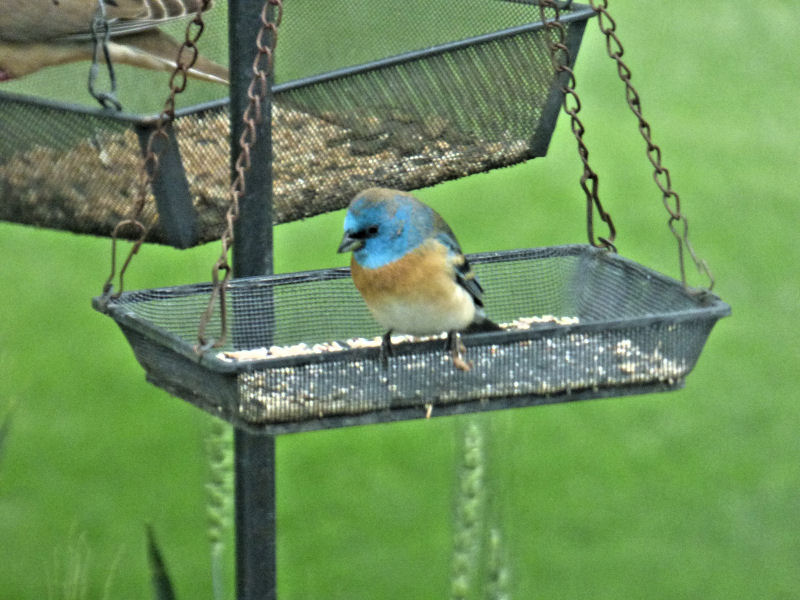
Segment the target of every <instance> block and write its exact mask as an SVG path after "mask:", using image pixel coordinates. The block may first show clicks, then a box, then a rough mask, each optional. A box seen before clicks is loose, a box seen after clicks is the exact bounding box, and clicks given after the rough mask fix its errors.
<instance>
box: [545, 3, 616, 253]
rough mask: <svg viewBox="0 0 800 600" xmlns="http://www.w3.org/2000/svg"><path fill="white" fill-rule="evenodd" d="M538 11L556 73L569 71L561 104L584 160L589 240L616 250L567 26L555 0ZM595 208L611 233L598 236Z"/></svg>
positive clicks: (598, 246)
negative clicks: (600, 191) (589, 143)
mask: <svg viewBox="0 0 800 600" xmlns="http://www.w3.org/2000/svg"><path fill="white" fill-rule="evenodd" d="M548 8H549V9H550V10H551V11H552V12H553V13H554V16H553V18H548V16H547V13H546V9H548ZM539 14H540V17H541V20H542V23H544V25H545V30H546V31H547V32H548V33H549V36H550V41H549V42H548V47H549V49H550V59H551V61H552V63H553V68H554V69H555V72H556V77H559V76H560V75H561V73H566V74H567V77H568V81H567V83H566V84H565V85H564V87H563V88H562V91H563V92H564V99H563V101H562V106H563V108H564V112H565V113H567V114H568V115H569V117H570V126H571V128H572V133H573V135H574V136H575V139H576V141H577V142H578V155H579V156H580V158H581V162H582V163H583V174H582V175H581V179H580V183H581V188H582V189H583V191H584V193H585V194H586V228H587V234H588V237H589V243H590V244H591V245H592V246H595V247H596V248H607V249H609V250H612V251H614V252H616V247H615V246H614V239H615V237H616V229H615V228H614V222H613V221H612V220H611V215H609V214H608V213H607V212H606V211H605V210H604V209H603V204H602V203H601V202H600V197H599V196H598V187H599V184H600V179H599V177H598V176H597V173H595V172H594V170H593V169H592V168H591V166H589V149H588V148H587V146H586V142H584V140H583V136H584V134H585V132H586V129H585V128H584V126H583V122H582V121H581V119H580V117H579V116H578V113H579V112H580V110H581V100H580V98H579V97H578V94H577V92H576V91H575V85H576V82H575V73H574V72H573V70H572V68H571V67H570V64H572V57H571V56H570V52H569V48H568V47H567V45H566V43H565V40H566V29H565V27H564V24H563V23H562V22H561V10H560V9H559V7H558V3H557V2H555V0H541V1H540V2H539ZM595 211H597V215H598V216H599V217H600V220H602V221H603V222H604V223H605V224H606V226H607V228H608V235H607V236H606V237H600V236H598V237H595V233H594V216H595Z"/></svg>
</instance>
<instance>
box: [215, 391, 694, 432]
mask: <svg viewBox="0 0 800 600" xmlns="http://www.w3.org/2000/svg"><path fill="white" fill-rule="evenodd" d="M685 386H686V380H685V377H680V378H676V379H675V380H674V381H673V382H672V383H668V382H666V381H652V382H649V383H632V384H630V385H612V386H602V387H598V388H596V389H595V388H586V389H581V390H577V391H571V392H567V391H563V392H558V393H554V394H549V395H537V394H526V395H520V396H498V397H495V398H492V399H491V400H489V401H488V402H487V401H485V400H469V401H466V402H453V403H447V404H434V405H433V410H432V412H431V414H430V417H431V418H433V417H449V416H454V415H463V414H471V413H476V412H491V411H495V410H506V409H520V408H533V407H536V406H547V405H550V404H562V403H565V402H579V401H585V400H604V399H608V398H624V397H628V396H636V395H642V394H656V393H661V392H672V391H677V390H680V389H683V388H684V387H685ZM427 418H428V416H427V415H426V411H425V408H424V406H402V407H394V408H391V409H388V410H373V411H370V412H365V413H361V414H352V415H340V414H335V415H328V416H325V417H321V418H320V417H314V418H309V419H303V420H298V421H284V422H268V421H265V422H261V423H259V422H255V421H248V420H246V419H244V418H241V417H233V419H231V420H229V422H231V423H232V424H234V425H235V426H237V427H240V428H242V429H245V430H247V431H249V432H250V433H254V434H259V435H284V434H290V433H303V432H307V431H320V430H327V429H339V428H342V427H354V426H363V425H375V424H380V423H395V422H401V421H410V420H417V419H427Z"/></svg>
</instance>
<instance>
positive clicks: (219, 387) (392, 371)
mask: <svg viewBox="0 0 800 600" xmlns="http://www.w3.org/2000/svg"><path fill="white" fill-rule="evenodd" d="M470 261H471V262H472V264H473V266H474V268H475V271H476V272H477V274H478V277H479V278H480V280H481V283H482V285H483V287H484V289H485V290H486V295H485V298H484V300H485V304H486V309H487V312H488V314H489V316H490V317H491V318H492V319H493V320H495V321H496V322H498V323H499V324H501V326H502V327H503V331H498V332H491V333H476V334H470V335H462V340H463V342H464V344H465V346H466V359H467V360H468V361H469V362H470V363H471V364H472V369H471V370H469V371H462V370H459V369H456V368H455V367H454V365H453V362H452V358H451V357H450V354H449V352H446V351H445V350H444V345H445V340H444V336H439V337H436V338H428V339H415V338H405V337H403V336H398V337H394V338H393V346H394V355H393V356H391V357H389V360H388V365H386V366H384V365H383V364H382V362H381V360H380V336H381V334H382V333H383V332H382V331H381V330H380V329H379V328H378V326H377V325H376V324H375V322H374V321H373V319H372V317H371V316H370V315H369V313H368V311H367V309H366V306H365V305H364V303H363V301H362V299H361V297H360V296H359V294H358V292H357V291H356V289H355V287H354V286H353V284H352V281H351V280H350V276H349V271H348V269H326V270H321V271H311V272H305V273H293V274H288V275H272V276H266V277H254V278H242V279H236V280H233V281H232V282H231V283H230V285H229V288H228V292H227V296H226V300H227V301H226V303H225V310H226V317H227V322H228V328H229V331H228V335H227V340H228V341H227V343H226V345H225V346H223V347H220V348H214V349H212V350H209V351H207V352H205V353H203V354H198V353H197V352H196V350H195V347H196V344H197V330H198V324H199V322H200V319H201V315H202V313H203V312H204V310H205V309H206V307H207V304H208V299H209V294H210V291H211V284H195V285H188V286H180V287H171V288H162V289H149V290H141V291H132V292H126V293H124V294H122V295H121V296H120V297H119V298H118V299H107V298H95V299H94V302H93V305H94V307H95V308H96V309H97V310H99V311H101V312H104V313H106V314H108V315H110V316H111V317H113V318H114V319H115V320H116V321H117V323H118V324H119V325H120V327H121V328H122V331H123V332H124V333H125V335H126V337H127V338H128V340H129V342H130V344H131V346H132V347H133V351H134V353H135V354H136V358H137V359H138V360H139V362H140V363H141V364H142V366H143V367H144V368H145V370H146V372H147V379H148V380H149V381H150V382H152V383H154V384H155V385H157V386H159V387H162V388H164V389H165V390H167V391H169V392H170V393H172V394H174V395H176V396H179V397H181V398H184V399H185V400H188V401H190V402H192V403H193V404H196V405H198V406H199V407H201V408H203V409H204V410H207V411H208V412H211V413H213V414H216V415H218V416H220V417H222V418H224V419H226V420H227V421H229V422H231V423H233V424H234V425H236V426H238V427H242V428H245V429H249V430H255V431H262V432H265V433H284V432H291V431H303V430H310V429H321V428H328V427H339V426H345V425H356V424H365V423H373V422H380V421H394V420H401V419H410V418H417V417H424V416H430V415H434V416H435V415H441V414H454V413H465V412H471V411H477V410H490V409H496V408H509V407H520V406H529V405H536V404H546V403H552V402H564V401H569V400H578V399H585V398H597V397H606V396H621V395H627V394H635V393H646V392H654V391H667V390H672V389H677V388H680V387H682V386H683V383H684V378H685V377H686V375H687V374H688V373H689V372H690V371H691V370H692V368H693V367H694V365H695V363H696V362H697V359H698V357H699V355H700V351H701V350H702V348H703V345H704V344H705V341H706V339H707V337H708V335H709V332H710V331H711V328H712V327H713V326H714V323H715V322H716V321H717V320H718V319H719V318H721V317H723V316H726V315H728V314H730V307H729V306H728V305H727V304H725V303H724V302H722V301H721V300H720V299H719V298H717V297H716V296H714V295H713V294H710V293H702V294H699V295H695V294H689V293H687V291H686V290H684V288H683V286H682V285H681V284H680V283H679V282H677V281H675V280H673V279H670V278H668V277H666V276H664V275H661V274H659V273H656V272H654V271H652V270H650V269H647V268H645V267H642V266H641V265H639V264H637V263H634V262H632V261H630V260H627V259H625V258H622V257H620V256H618V255H615V254H611V253H609V252H607V251H604V250H598V249H595V248H593V247H591V246H583V245H574V246H559V247H551V248H538V249H529V250H516V251H510V252H498V253H486V254H476V255H472V256H471V257H470ZM219 317H220V315H219V308H217V313H216V314H215V315H214V318H213V319H212V320H211V322H210V324H209V328H208V330H207V334H208V336H210V337H213V336H215V335H218V334H219V327H220V325H219V322H220V318H219ZM214 327H216V328H217V329H216V331H215V330H214Z"/></svg>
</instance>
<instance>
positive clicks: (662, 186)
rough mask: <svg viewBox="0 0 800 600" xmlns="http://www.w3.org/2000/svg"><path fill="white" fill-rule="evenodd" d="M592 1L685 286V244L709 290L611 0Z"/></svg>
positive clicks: (706, 270) (703, 265)
mask: <svg viewBox="0 0 800 600" xmlns="http://www.w3.org/2000/svg"><path fill="white" fill-rule="evenodd" d="M589 1H590V3H591V6H592V9H593V10H594V11H595V13H596V14H597V22H598V25H599V26H600V31H602V32H603V34H604V35H605V37H606V51H607V53H608V56H610V57H611V58H612V59H614V61H615V62H616V63H617V73H618V74H619V78H620V79H621V80H622V82H623V83H624V84H625V98H626V100H627V102H628V106H629V107H630V109H631V111H632V112H633V114H634V115H635V116H636V118H637V120H638V121H639V132H640V133H641V134H642V138H644V141H645V144H646V145H647V149H646V152H647V158H648V160H649V161H650V164H652V165H653V169H654V171H653V180H654V181H655V183H656V185H657V186H658V189H659V190H661V193H662V201H663V203H664V208H666V210H667V212H668V213H669V220H668V222H667V225H668V226H669V229H670V231H671V232H672V234H673V235H674V236H675V239H676V240H677V242H678V259H679V262H680V271H681V282H682V283H683V286H684V287H687V284H686V266H685V258H684V247H685V248H686V249H687V250H688V251H689V254H690V255H691V257H692V260H693V261H694V263H695V265H696V266H697V270H698V271H699V272H700V273H701V274H704V275H705V276H706V277H707V278H708V281H709V286H708V290H711V289H713V287H714V276H713V275H712V273H711V270H710V269H709V267H708V264H707V263H706V262H705V261H704V260H703V259H701V258H699V257H698V256H697V254H696V253H695V251H694V248H693V247H692V244H691V242H690V241H689V221H688V220H687V218H686V215H684V214H683V213H682V212H681V200H680V196H678V194H677V192H675V190H673V189H672V180H671V177H670V174H669V170H668V169H667V168H666V167H665V166H664V165H663V164H661V148H659V147H658V146H657V145H656V144H654V143H653V138H652V133H651V131H650V125H649V123H648V122H647V121H646V120H645V119H644V117H643V116H642V102H641V99H640V98H639V93H638V92H637V91H636V88H634V87H633V84H632V83H631V70H630V68H629V67H628V65H626V64H625V62H623V60H622V55H623V53H624V49H623V47H622V43H621V42H620V41H619V38H618V37H617V33H616V30H617V24H616V22H615V21H614V19H612V18H611V15H610V14H608V0H601V2H596V0H589ZM678 223H680V225H681V229H682V231H678V229H677V224H678Z"/></svg>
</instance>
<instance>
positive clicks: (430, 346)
mask: <svg viewBox="0 0 800 600" xmlns="http://www.w3.org/2000/svg"><path fill="white" fill-rule="evenodd" d="M556 251H557V252H556ZM586 253H589V255H590V256H592V257H598V258H600V259H601V260H603V259H607V260H611V261H613V262H615V263H617V264H620V265H623V266H624V267H625V268H629V269H632V270H634V271H635V272H637V273H639V274H641V275H646V276H647V277H649V278H651V279H655V280H659V281H661V282H662V283H666V284H668V285H671V286H682V284H681V283H680V282H679V281H677V280H675V279H673V278H671V277H669V276H667V275H664V274H662V273H659V272H657V271H653V270H652V269H650V268H648V267H645V266H643V265H641V264H639V263H637V262H635V261H633V260H631V259H628V258H625V257H622V256H619V255H618V254H612V253H610V252H609V251H607V250H605V249H602V248H595V247H593V246H591V245H588V244H568V245H563V246H544V247H538V248H527V249H526V248H520V249H515V250H509V251H493V252H483V253H476V254H469V255H467V258H468V259H469V260H470V261H472V262H473V264H493V263H498V262H509V261H512V260H531V259H537V258H538V259H546V258H549V257H563V256H578V255H585V254H586ZM604 257H605V258H604ZM349 272H350V269H349V268H347V267H336V268H329V269H315V270H310V271H298V272H292V273H286V274H281V273H278V274H272V275H264V276H254V277H242V278H237V279H233V280H232V282H231V285H232V286H236V285H241V286H247V285H248V284H252V283H254V282H257V283H259V284H261V285H265V286H268V285H269V284H271V283H279V284H282V285H291V284H292V283H299V282H314V281H331V280H339V279H344V278H347V277H349ZM151 291H155V292H162V293H165V294H169V295H170V296H171V297H183V296H192V295H195V294H199V293H210V291H211V284H210V283H207V282H206V283H195V284H188V285H181V286H168V287H163V288H155V289H153V290H151ZM140 292H141V290H133V291H129V292H124V293H123V297H124V296H130V295H134V294H137V293H140ZM684 293H685V294H687V295H688V296H689V298H690V299H691V300H692V301H693V302H695V303H696V304H697V306H696V307H695V308H691V309H682V310H675V311H670V312H661V313H653V314H650V315H642V316H638V317H629V318H620V319H613V320H601V321H590V322H584V323H577V324H574V325H558V324H555V323H542V324H537V325H536V326H535V327H531V328H530V329H520V330H503V331H496V332H480V333H472V334H465V335H463V336H462V339H463V342H464V344H465V345H466V346H468V347H469V346H478V345H489V344H493V343H498V344H502V343H514V342H517V341H523V340H534V339H539V338H541V337H544V336H547V335H550V336H559V337H560V336H564V335H570V334H573V333H589V332H596V331H606V330H618V329H624V328H631V327H642V326H647V325H651V324H653V323H656V322H664V323H670V324H677V323H682V322H686V321H700V320H703V321H712V322H716V321H717V320H719V319H720V318H722V317H725V316H728V315H730V314H731V308H730V306H729V305H728V304H727V303H725V302H723V301H722V300H721V299H720V298H719V297H718V296H716V295H715V294H713V293H711V292H707V293H705V294H704V296H703V298H704V301H703V304H702V305H700V302H699V301H698V299H697V298H696V297H693V296H691V295H689V294H688V293H687V292H686V291H685V290H684ZM92 307H93V308H94V309H95V310H97V311H98V312H101V313H104V314H106V315H108V316H110V317H111V318H113V319H114V320H115V321H116V322H117V323H118V324H119V325H120V327H122V328H123V329H125V328H128V329H131V330H134V331H137V332H138V333H140V334H142V335H144V336H145V337H147V338H149V339H151V340H152V341H154V342H155V343H158V344H161V345H163V346H166V347H167V348H169V349H170V350H172V351H174V352H176V353H178V354H181V355H183V356H185V357H186V358H189V359H190V360H193V361H196V362H197V363H199V364H202V365H203V366H205V367H206V368H208V369H210V370H213V371H216V372H218V373H223V374H231V375H238V374H240V373H246V372H252V371H256V370H261V369H272V368H283V367H297V366H303V365H311V364H318V363H325V362H333V361H341V360H358V359H364V358H375V357H376V356H378V354H379V352H380V349H379V348H378V347H367V348H347V349H344V350H338V351H331V352H322V353H312V352H309V353H305V354H299V355H295V356H280V357H269V358H259V359H257V360H250V361H236V360H224V359H222V358H218V357H217V352H218V351H215V350H213V349H212V350H209V351H207V352H205V353H198V352H196V351H195V350H194V347H193V346H192V345H190V344H188V343H187V342H186V341H185V340H183V339H181V338H180V337H178V336H177V335H174V334H172V333H170V332H168V331H165V330H164V329H162V328H160V327H157V326H155V325H152V324H150V323H149V322H147V321H144V320H142V319H141V318H140V317H137V316H136V315H135V314H134V313H133V312H132V311H130V310H128V309H127V308H126V307H125V304H115V303H114V300H113V299H109V298H106V297H103V296H97V297H94V298H93V299H92ZM439 346H441V340H440V339H433V340H426V341H421V342H403V343H400V344H396V345H395V346H394V348H395V351H396V352H397V353H398V354H414V353H415V352H416V351H422V352H427V351H431V350H434V349H435V348H437V347H439Z"/></svg>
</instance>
